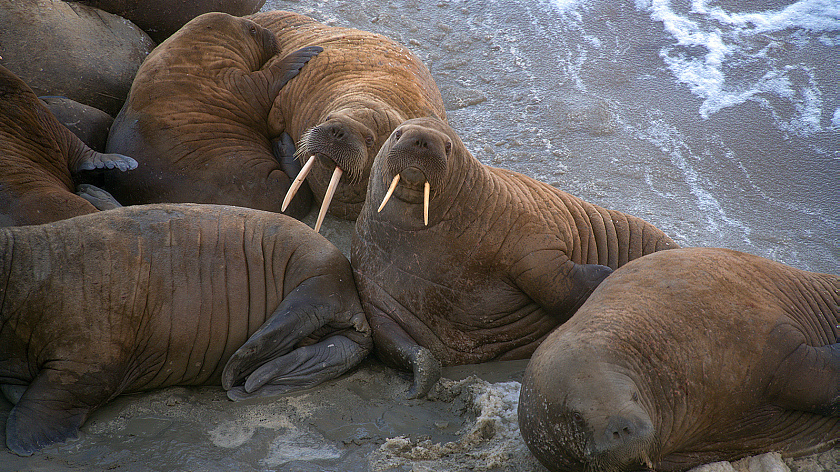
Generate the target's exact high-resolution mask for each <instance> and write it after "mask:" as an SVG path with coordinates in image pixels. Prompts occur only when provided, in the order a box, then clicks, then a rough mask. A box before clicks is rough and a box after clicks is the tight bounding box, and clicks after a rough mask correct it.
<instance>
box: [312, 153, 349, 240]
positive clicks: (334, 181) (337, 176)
mask: <svg viewBox="0 0 840 472" xmlns="http://www.w3.org/2000/svg"><path fill="white" fill-rule="evenodd" d="M343 173H344V171H343V170H341V167H338V166H335V170H334V171H333V174H332V178H331V179H330V185H329V187H327V193H325V194H324V201H323V202H321V211H320V212H318V222H317V223H315V232H316V233H318V232H320V231H321V223H323V222H324V216H325V215H326V214H327V210H328V209H329V208H330V202H331V201H332V198H333V195H335V189H336V187H338V181H339V180H341V174H343Z"/></svg>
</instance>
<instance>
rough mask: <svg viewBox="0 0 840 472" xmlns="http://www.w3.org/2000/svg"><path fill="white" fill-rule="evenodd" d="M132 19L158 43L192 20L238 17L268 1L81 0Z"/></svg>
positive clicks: (257, 9) (247, 13)
mask: <svg viewBox="0 0 840 472" xmlns="http://www.w3.org/2000/svg"><path fill="white" fill-rule="evenodd" d="M79 1H81V2H82V3H85V4H87V5H90V6H93V7H96V8H99V9H101V10H105V11H107V12H109V13H113V14H115V15H119V16H121V17H123V18H125V19H127V20H130V21H131V22H132V23H134V24H135V25H137V26H139V27H140V28H142V29H143V31H145V32H146V33H148V35H149V36H151V37H152V39H154V40H155V42H157V43H162V42H163V41H164V40H166V38H168V37H169V36H171V35H172V34H174V33H175V32H176V31H178V30H179V29H181V27H182V26H184V25H185V24H187V22H188V21H190V20H192V19H193V18H195V17H197V16H199V15H201V14H203V13H209V12H213V11H218V12H223V13H229V14H231V15H234V16H242V15H250V14H251V13H255V12H258V11H260V8H262V6H263V5H264V4H265V0H190V1H189V2H185V1H184V0H79Z"/></svg>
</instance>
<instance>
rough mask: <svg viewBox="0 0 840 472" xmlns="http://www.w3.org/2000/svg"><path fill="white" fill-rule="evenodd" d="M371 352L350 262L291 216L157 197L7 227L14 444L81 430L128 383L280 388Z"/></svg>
mask: <svg viewBox="0 0 840 472" xmlns="http://www.w3.org/2000/svg"><path fill="white" fill-rule="evenodd" d="M249 337H250V339H249ZM304 338H306V340H304ZM301 340H304V341H303V342H301ZM246 341H247V343H246ZM243 343H244V345H243ZM240 346H241V347H240ZM370 347H371V346H370V334H369V329H368V327H367V323H366V321H365V318H364V314H363V313H362V309H361V306H360V304H359V300H358V294H357V293H356V289H355V285H354V284H353V280H352V273H351V269H350V264H349V262H348V261H347V259H346V258H345V257H344V256H343V255H342V254H341V253H340V252H339V251H338V249H336V248H335V247H334V246H332V245H331V244H330V243H329V242H328V241H327V240H326V239H324V238H323V237H321V236H319V235H317V234H315V233H313V232H312V230H311V229H310V228H309V227H307V226H306V225H304V224H303V223H301V222H299V221H296V220H294V219H292V218H290V217H287V216H284V215H278V214H276V213H267V212H262V211H256V210H250V209H245V208H236V207H227V206H215V205H192V204H180V205H147V206H134V207H124V208H119V209H115V210H112V211H108V212H99V213H96V214H91V215H85V216H80V217H77V218H72V219H68V220H63V221H59V222H56V223H51V224H48V225H40V226H29V227H21V228H6V229H0V385H4V386H6V387H8V386H10V385H12V386H14V385H28V388H27V389H26V391H25V393H24V394H23V396H22V397H21V398H20V401H19V402H18V403H17V405H16V406H15V407H14V408H13V409H12V411H11V412H10V414H9V417H8V420H7V425H6V441H7V444H8V446H9V448H10V449H11V450H12V451H13V452H15V453H17V454H21V455H28V454H31V453H33V452H34V451H36V450H38V449H40V448H41V447H43V446H45V445H48V444H51V443H55V442H60V441H63V440H65V439H67V438H71V437H75V436H76V435H77V434H78V429H79V427H80V426H81V425H82V424H83V423H84V421H85V419H86V418H87V417H88V415H89V414H90V412H91V411H92V410H94V409H96V408H98V407H99V406H101V405H102V404H104V403H105V402H107V401H109V400H110V399H112V398H113V397H115V396H116V395H118V394H120V393H128V392H136V391H141V390H147V389H152V388H159V387H166V386H170V385H207V384H219V383H220V381H221V382H222V383H223V385H224V386H225V388H232V390H231V391H230V392H229V396H231V398H243V397H246V396H250V395H261V394H275V393H279V392H284V391H289V390H294V389H296V388H303V387H308V386H311V385H314V384H317V383H319V382H320V381H322V380H325V379H328V378H332V377H335V376H337V375H339V374H340V373H342V372H344V371H346V370H347V369H349V368H350V367H352V366H354V365H355V364H357V363H358V362H360V361H361V360H362V358H363V357H364V356H365V355H366V354H367V352H368V351H369V350H370ZM235 351H236V352H235ZM255 369H256V370H255ZM245 376H247V377H248V379H247V381H246V383H245V385H244V387H233V386H234V385H236V384H237V383H238V382H239V381H240V380H241V379H242V378H243V377H245Z"/></svg>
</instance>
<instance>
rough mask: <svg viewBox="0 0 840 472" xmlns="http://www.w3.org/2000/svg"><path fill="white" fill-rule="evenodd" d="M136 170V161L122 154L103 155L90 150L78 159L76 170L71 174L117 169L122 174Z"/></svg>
mask: <svg viewBox="0 0 840 472" xmlns="http://www.w3.org/2000/svg"><path fill="white" fill-rule="evenodd" d="M136 168H137V161H135V160H134V159H133V158H131V157H128V156H123V155H122V154H103V153H101V152H96V151H93V150H91V151H90V152H87V153H85V155H84V157H83V158H81V159H79V160H78V162H77V163H76V168H75V169H73V172H74V173H76V172H82V171H90V170H113V169H117V170H120V171H123V172H126V171H129V170H134V169H136Z"/></svg>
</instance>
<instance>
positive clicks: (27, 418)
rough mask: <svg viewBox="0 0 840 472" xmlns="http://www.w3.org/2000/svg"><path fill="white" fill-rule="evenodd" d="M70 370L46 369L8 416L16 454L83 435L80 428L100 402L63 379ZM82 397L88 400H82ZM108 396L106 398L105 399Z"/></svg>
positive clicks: (9, 437)
mask: <svg viewBox="0 0 840 472" xmlns="http://www.w3.org/2000/svg"><path fill="white" fill-rule="evenodd" d="M67 376H68V374H67V373H66V372H61V371H57V370H42V371H41V373H40V374H39V375H38V377H36V378H35V380H34V381H33V382H32V384H30V385H29V388H27V389H26V392H25V393H24V394H23V396H22V397H21V398H20V401H19V402H18V403H17V405H15V406H14V407H13V408H12V411H11V412H9V417H8V419H7V420H6V445H7V446H8V447H9V449H11V450H12V452H14V453H15V454H18V455H21V456H30V455H32V454H33V453H35V452H36V451H38V450H40V449H42V448H44V447H46V446H49V445H51V444H56V443H61V442H64V441H67V440H68V439H75V438H77V437H78V436H79V428H80V427H81V426H82V423H84V421H85V419H87V417H88V414H89V413H90V412H91V410H92V409H93V407H92V406H91V405H97V404H99V403H101V402H98V401H97V399H95V398H89V397H88V396H87V395H86V394H83V393H80V392H75V391H72V390H70V389H69V388H68V386H67V385H66V384H64V383H62V379H63V378H66V377H67ZM80 399H83V400H84V401H85V403H84V404H82V403H80ZM105 400H107V397H106V398H103V399H102V402H104V401H105Z"/></svg>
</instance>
